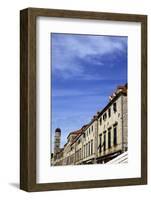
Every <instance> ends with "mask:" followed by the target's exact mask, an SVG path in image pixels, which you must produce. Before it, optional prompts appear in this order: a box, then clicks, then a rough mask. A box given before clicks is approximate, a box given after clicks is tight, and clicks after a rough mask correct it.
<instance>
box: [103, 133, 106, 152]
mask: <svg viewBox="0 0 151 200" xmlns="http://www.w3.org/2000/svg"><path fill="white" fill-rule="evenodd" d="M103 144H104V146H103V147H104V148H103V149H104V151H105V150H106V132H104V143H103Z"/></svg>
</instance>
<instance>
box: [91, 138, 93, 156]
mask: <svg viewBox="0 0 151 200" xmlns="http://www.w3.org/2000/svg"><path fill="white" fill-rule="evenodd" d="M92 154H93V140H91V155H92Z"/></svg>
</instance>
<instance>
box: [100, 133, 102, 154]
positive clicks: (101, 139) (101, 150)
mask: <svg viewBox="0 0 151 200" xmlns="http://www.w3.org/2000/svg"><path fill="white" fill-rule="evenodd" d="M101 151H102V134H100V146H99V152H100V153H101Z"/></svg>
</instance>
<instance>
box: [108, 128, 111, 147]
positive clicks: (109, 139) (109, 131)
mask: <svg viewBox="0 0 151 200" xmlns="http://www.w3.org/2000/svg"><path fill="white" fill-rule="evenodd" d="M108 148H111V129H109V130H108Z"/></svg>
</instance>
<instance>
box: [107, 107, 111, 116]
mask: <svg viewBox="0 0 151 200" xmlns="http://www.w3.org/2000/svg"><path fill="white" fill-rule="evenodd" d="M108 116H109V118H110V117H111V109H110V108H109V109H108Z"/></svg>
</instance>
